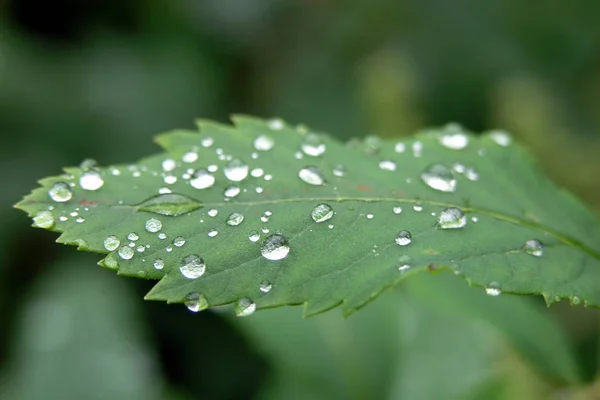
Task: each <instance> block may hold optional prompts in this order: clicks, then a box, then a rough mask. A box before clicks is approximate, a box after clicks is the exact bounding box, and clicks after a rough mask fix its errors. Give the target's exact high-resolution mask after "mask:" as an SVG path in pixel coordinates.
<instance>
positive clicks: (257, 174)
mask: <svg viewBox="0 0 600 400" xmlns="http://www.w3.org/2000/svg"><path fill="white" fill-rule="evenodd" d="M264 173H265V171H264V170H263V169H262V168H254V169H253V170H252V171H250V175H251V176H253V177H254V178H260V177H261V176H263V175H264Z"/></svg>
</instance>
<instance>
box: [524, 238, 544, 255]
mask: <svg viewBox="0 0 600 400" xmlns="http://www.w3.org/2000/svg"><path fill="white" fill-rule="evenodd" d="M523 250H524V251H525V253H527V254H531V255H532V256H536V257H541V256H542V255H543V254H544V245H543V244H542V242H540V241H539V240H537V239H532V240H528V241H526V242H525V244H524V245H523Z"/></svg>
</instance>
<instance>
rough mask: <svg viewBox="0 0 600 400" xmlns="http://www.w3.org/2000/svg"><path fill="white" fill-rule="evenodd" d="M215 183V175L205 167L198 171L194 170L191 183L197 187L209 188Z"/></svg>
mask: <svg viewBox="0 0 600 400" xmlns="http://www.w3.org/2000/svg"><path fill="white" fill-rule="evenodd" d="M214 184H215V177H214V176H213V174H211V173H210V172H208V171H207V170H205V169H199V170H198V171H196V172H194V175H193V177H192V179H191V180H190V185H192V187H193V188H196V189H208V188H209V187H211V186H212V185H214Z"/></svg>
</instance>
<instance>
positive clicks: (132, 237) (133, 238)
mask: <svg viewBox="0 0 600 400" xmlns="http://www.w3.org/2000/svg"><path fill="white" fill-rule="evenodd" d="M139 238H140V237H139V236H138V235H137V234H136V233H135V232H131V233H130V234H129V235H127V239H128V240H131V241H132V242H135V241H136V240H138V239H139Z"/></svg>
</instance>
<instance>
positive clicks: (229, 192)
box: [223, 185, 240, 197]
mask: <svg viewBox="0 0 600 400" xmlns="http://www.w3.org/2000/svg"><path fill="white" fill-rule="evenodd" d="M223 194H224V195H225V197H235V196H237V195H238V194H240V187H239V186H235V185H230V186H227V187H226V188H225V192H223Z"/></svg>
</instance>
